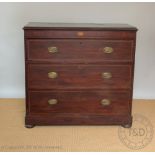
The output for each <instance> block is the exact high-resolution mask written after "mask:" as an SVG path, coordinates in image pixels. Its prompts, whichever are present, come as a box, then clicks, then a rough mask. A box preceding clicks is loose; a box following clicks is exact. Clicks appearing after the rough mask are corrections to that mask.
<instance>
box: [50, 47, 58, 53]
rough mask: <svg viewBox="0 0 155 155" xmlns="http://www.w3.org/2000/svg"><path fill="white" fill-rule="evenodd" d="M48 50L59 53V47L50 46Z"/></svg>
mask: <svg viewBox="0 0 155 155" xmlns="http://www.w3.org/2000/svg"><path fill="white" fill-rule="evenodd" d="M48 52H50V53H57V52H58V48H57V47H54V46H53V47H48Z"/></svg>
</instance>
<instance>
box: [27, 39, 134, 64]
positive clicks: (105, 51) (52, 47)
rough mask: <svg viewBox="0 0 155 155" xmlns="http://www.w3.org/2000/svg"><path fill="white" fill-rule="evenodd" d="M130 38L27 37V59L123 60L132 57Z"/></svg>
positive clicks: (67, 60)
mask: <svg viewBox="0 0 155 155" xmlns="http://www.w3.org/2000/svg"><path fill="white" fill-rule="evenodd" d="M133 47H134V42H133V41H132V40H100V39H27V40H26V50H27V55H26V56H27V60H37V61H50V62H52V63H67V62H69V63H70V62H74V63H89V62H90V63H97V62H99V63H100V62H106V61H112V62H117V61H118V62H120V61H122V62H125V61H132V59H133V52H134V50H133Z"/></svg>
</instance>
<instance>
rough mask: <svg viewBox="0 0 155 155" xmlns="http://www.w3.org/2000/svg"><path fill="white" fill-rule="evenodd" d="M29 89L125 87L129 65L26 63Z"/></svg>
mask: <svg viewBox="0 0 155 155" xmlns="http://www.w3.org/2000/svg"><path fill="white" fill-rule="evenodd" d="M28 87H29V88H30V89H118V88H119V89H127V88H130V87H131V66H130V65H123V66H120V65H107V66H106V65H48V64H44V65H43V64H29V65H28Z"/></svg>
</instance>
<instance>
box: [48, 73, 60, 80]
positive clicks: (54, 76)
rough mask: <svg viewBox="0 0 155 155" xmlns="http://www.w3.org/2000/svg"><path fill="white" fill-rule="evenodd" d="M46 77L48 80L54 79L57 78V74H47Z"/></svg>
mask: <svg viewBox="0 0 155 155" xmlns="http://www.w3.org/2000/svg"><path fill="white" fill-rule="evenodd" d="M48 77H49V78H50V79H55V78H57V77H58V73H56V72H49V73H48Z"/></svg>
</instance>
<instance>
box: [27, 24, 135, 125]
mask: <svg viewBox="0 0 155 155" xmlns="http://www.w3.org/2000/svg"><path fill="white" fill-rule="evenodd" d="M136 31H137V29H136V28H135V27H133V26H129V25H126V24H120V25H118V24H115V25H114V24H60V23H59V24H56V23H55V24H54V23H29V24H28V25H26V26H25V27H24V37H25V69H26V76H25V77H26V117H25V126H26V127H28V128H31V127H33V126H35V125H122V126H124V127H130V126H131V124H132V115H131V109H132V92H133V75H134V57H135V44H136Z"/></svg>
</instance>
